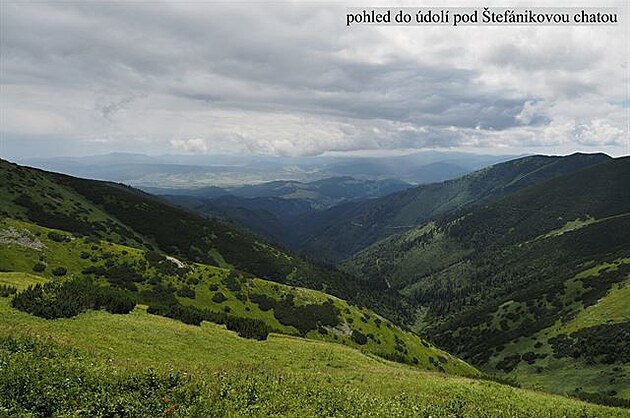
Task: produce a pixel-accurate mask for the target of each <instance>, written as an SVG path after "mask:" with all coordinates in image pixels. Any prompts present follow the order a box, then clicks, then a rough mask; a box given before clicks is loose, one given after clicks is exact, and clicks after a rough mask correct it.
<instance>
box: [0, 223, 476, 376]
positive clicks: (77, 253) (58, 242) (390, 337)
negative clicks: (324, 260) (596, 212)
mask: <svg viewBox="0 0 630 418" xmlns="http://www.w3.org/2000/svg"><path fill="white" fill-rule="evenodd" d="M60 269H63V270H62V271H60ZM0 271H5V272H16V273H20V274H27V273H28V274H30V275H31V277H32V275H36V276H35V277H36V278H38V279H40V278H42V279H44V278H45V279H48V280H52V281H53V282H59V281H61V282H63V281H68V280H69V281H72V280H73V278H76V277H89V278H92V279H94V280H96V281H97V282H99V283H101V284H103V285H109V286H111V287H115V288H118V289H125V290H128V291H130V293H129V294H130V295H132V296H133V298H134V300H135V301H136V302H138V303H143V304H146V305H148V306H149V310H150V311H151V312H153V313H157V314H160V315H164V316H169V317H173V318H176V319H180V320H182V321H184V322H187V323H193V324H198V323H200V322H201V321H202V320H206V321H212V322H218V323H228V322H229V320H230V319H231V318H249V319H251V320H254V321H261V322H258V323H259V325H261V326H262V327H264V328H265V329H266V330H267V332H276V333H283V334H287V335H295V336H303V337H306V338H309V339H317V340H323V341H329V342H331V343H340V344H344V345H348V346H352V347H356V348H358V349H361V350H363V351H365V352H368V353H372V354H375V355H378V356H380V357H383V358H389V359H392V360H396V361H399V362H403V363H407V364H413V365H415V366H417V367H420V368H423V369H426V370H444V371H448V372H453V373H458V374H473V375H474V374H476V371H475V370H474V369H473V368H471V367H470V366H468V365H466V364H465V363H463V362H461V361H460V360H458V359H456V358H454V357H452V356H450V355H448V354H447V353H444V352H442V351H440V350H438V349H437V348H435V347H433V346H432V345H431V344H429V343H427V342H426V341H421V340H420V339H419V338H418V337H417V336H415V335H413V334H411V333H409V332H406V331H403V330H402V329H400V328H399V327H397V326H395V325H394V324H392V323H391V322H390V321H388V320H387V319H385V318H383V317H381V316H379V315H377V314H375V313H373V312H371V311H369V310H367V309H365V308H363V309H362V308H359V307H357V306H354V305H351V304H348V303H347V302H346V301H344V300H342V299H338V298H334V297H332V296H329V295H327V294H325V293H322V292H318V291H316V290H310V289H304V288H297V287H289V286H285V285H281V284H278V283H273V282H269V281H266V280H262V279H258V278H256V277H252V276H251V275H249V274H247V273H244V272H240V271H237V270H230V269H226V268H220V267H214V266H209V265H204V264H198V263H183V262H181V261H180V260H177V259H174V258H167V257H164V256H161V255H160V254H158V253H155V252H147V251H143V250H139V249H135V248H132V247H127V246H123V245H119V244H112V243H110V242H106V241H98V240H94V239H91V238H89V237H88V238H78V237H73V236H72V235H70V234H67V233H65V232H63V231H59V230H52V229H48V228H43V227H39V226H37V225H33V224H30V223H26V222H22V221H16V220H11V219H4V220H2V221H0ZM52 294H54V292H53V293H52ZM438 358H440V359H441V361H440V362H438V361H437V359H438Z"/></svg>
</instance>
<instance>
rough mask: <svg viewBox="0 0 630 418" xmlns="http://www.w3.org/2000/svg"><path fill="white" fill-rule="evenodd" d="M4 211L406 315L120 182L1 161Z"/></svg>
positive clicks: (353, 284) (328, 274)
mask: <svg viewBox="0 0 630 418" xmlns="http://www.w3.org/2000/svg"><path fill="white" fill-rule="evenodd" d="M0 181H1V183H0V184H1V186H0V216H6V217H9V218H12V219H19V220H23V221H28V222H31V223H34V224H37V225H41V226H44V227H48V228H54V229H60V230H63V231H67V232H71V233H73V234H78V235H80V236H91V237H95V238H98V239H102V240H106V241H111V242H114V243H118V244H122V245H129V246H132V247H136V248H139V249H144V250H147V251H152V250H157V251H161V252H162V253H164V254H168V255H171V256H174V257H177V258H179V259H181V260H183V261H187V262H199V263H204V264H209V265H213V266H219V267H225V268H235V269H239V270H242V271H246V272H248V273H250V274H253V275H255V276H258V277H261V278H264V279H268V280H272V281H276V282H279V283H285V284H291V285H298V286H302V287H308V288H314V289H326V291H327V292H328V293H331V294H333V295H335V296H339V297H342V298H345V299H350V300H351V301H353V302H354V303H358V304H361V305H368V306H370V307H372V308H375V309H378V310H379V312H381V313H384V314H386V315H387V316H389V317H390V318H394V319H396V318H398V317H401V316H404V315H405V312H404V310H403V309H402V308H401V307H400V306H399V302H398V301H397V299H396V298H394V297H393V295H386V294H382V293H376V292H373V291H371V290H370V289H369V288H367V287H365V286H364V285H363V284H361V283H360V281H358V280H357V279H356V278H354V277H353V276H350V275H348V274H344V273H341V272H339V271H337V270H335V269H332V268H329V267H325V266H321V265H317V264H314V263H311V262H309V261H307V260H305V259H303V258H301V257H298V256H296V255H294V254H291V253H288V252H286V251H284V250H282V249H280V248H277V247H274V246H272V245H269V244H268V243H267V242H265V241H264V240H262V239H260V238H259V237H257V236H255V235H253V234H252V233H249V232H246V231H244V230H242V229H239V228H237V227H235V226H233V225H230V224H228V223H225V222H221V221H217V220H214V219H208V218H206V217H203V216H201V215H198V214H195V213H192V212H189V211H186V210H183V209H181V208H178V207H176V206H174V205H171V204H168V203H166V202H164V201H162V200H159V199H157V198H155V197H154V196H151V195H149V194H146V193H144V192H141V191H139V190H137V189H133V188H130V187H127V186H123V185H120V184H114V183H108V182H101V181H94V180H84V179H78V178H75V177H70V176H65V175H61V174H54V173H47V172H45V171H41V170H37V169H31V168H26V167H21V166H18V165H15V164H11V163H8V162H6V161H3V160H0Z"/></svg>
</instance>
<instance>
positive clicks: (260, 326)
mask: <svg viewBox="0 0 630 418" xmlns="http://www.w3.org/2000/svg"><path fill="white" fill-rule="evenodd" d="M225 325H226V327H227V329H229V330H231V331H236V332H237V333H238V335H239V337H243V338H252V339H256V340H266V339H267V336H268V335H269V332H271V329H270V328H269V325H267V324H266V323H265V322H264V321H262V320H260V319H254V318H240V317H235V316H230V317H228V318H227V321H226V323H225Z"/></svg>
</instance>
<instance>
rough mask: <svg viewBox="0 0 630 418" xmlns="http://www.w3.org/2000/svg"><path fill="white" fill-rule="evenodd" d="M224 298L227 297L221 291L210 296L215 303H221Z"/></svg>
mask: <svg viewBox="0 0 630 418" xmlns="http://www.w3.org/2000/svg"><path fill="white" fill-rule="evenodd" d="M226 300H227V298H226V297H225V295H224V294H223V293H221V292H217V293H215V294H214V296H212V301H213V302H215V303H223V302H225V301H226Z"/></svg>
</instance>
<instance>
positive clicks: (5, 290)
mask: <svg viewBox="0 0 630 418" xmlns="http://www.w3.org/2000/svg"><path fill="white" fill-rule="evenodd" d="M16 292H17V288H16V287H15V286H10V285H7V284H2V285H0V297H3V298H6V297H9V296H11V295H14V294H15V293H16Z"/></svg>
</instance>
